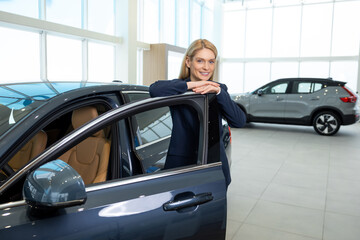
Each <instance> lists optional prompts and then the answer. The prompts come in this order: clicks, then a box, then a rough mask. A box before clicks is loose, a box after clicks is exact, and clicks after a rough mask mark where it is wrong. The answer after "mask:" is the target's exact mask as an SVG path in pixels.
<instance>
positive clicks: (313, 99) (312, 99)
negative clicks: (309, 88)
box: [310, 98, 320, 101]
mask: <svg viewBox="0 0 360 240" xmlns="http://www.w3.org/2000/svg"><path fill="white" fill-rule="evenodd" d="M310 100H311V101H316V100H320V98H310Z"/></svg>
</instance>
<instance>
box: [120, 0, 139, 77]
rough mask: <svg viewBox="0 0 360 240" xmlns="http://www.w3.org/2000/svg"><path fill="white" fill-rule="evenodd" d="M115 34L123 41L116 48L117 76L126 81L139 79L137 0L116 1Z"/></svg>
mask: <svg viewBox="0 0 360 240" xmlns="http://www.w3.org/2000/svg"><path fill="white" fill-rule="evenodd" d="M115 11H116V20H115V34H116V36H118V37H122V42H121V43H120V44H118V45H117V46H116V48H115V51H116V56H117V57H116V59H115V78H116V79H117V80H121V81H122V82H124V83H131V84H136V80H137V0H116V1H115Z"/></svg>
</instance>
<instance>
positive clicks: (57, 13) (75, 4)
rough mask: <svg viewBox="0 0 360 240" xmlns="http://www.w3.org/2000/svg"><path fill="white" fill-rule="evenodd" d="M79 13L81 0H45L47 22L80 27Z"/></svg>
mask: <svg viewBox="0 0 360 240" xmlns="http://www.w3.org/2000/svg"><path fill="white" fill-rule="evenodd" d="M70 6H71V7H70ZM80 13H81V0H46V20H47V21H49V22H56V23H60V24H64V25H69V26H72V27H77V28H81V23H82V19H81V14H80Z"/></svg>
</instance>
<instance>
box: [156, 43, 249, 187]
mask: <svg viewBox="0 0 360 240" xmlns="http://www.w3.org/2000/svg"><path fill="white" fill-rule="evenodd" d="M216 58H217V49H216V47H215V46H214V45H213V44H212V43H211V42H210V41H208V40H206V39H198V40H195V41H194V42H193V43H191V45H190V46H189V48H188V49H187V51H186V53H185V56H184V59H183V62H182V66H181V70H180V75H179V79H174V80H166V81H157V82H155V83H153V84H152V85H151V86H150V95H151V97H160V96H170V95H176V94H182V93H185V92H186V91H188V90H191V91H193V92H195V93H200V94H206V93H215V94H216V98H217V102H218V106H219V117H218V118H219V126H220V136H222V131H223V129H222V127H221V126H222V118H225V119H226V120H227V122H228V124H229V126H230V127H237V128H240V127H243V126H244V125H245V123H246V117H245V114H244V113H243V111H242V110H241V109H240V108H239V107H238V106H237V105H236V103H235V102H233V101H232V100H231V98H230V96H229V94H228V92H227V87H226V85H225V84H221V83H216V82H214V81H213V76H214V71H215V66H216ZM171 114H172V119H173V126H174V127H173V132H172V138H171V141H170V147H169V150H168V157H167V160H166V164H165V168H171V167H177V166H183V165H186V164H191V163H194V158H196V149H195V147H194V146H197V144H198V142H197V139H198V136H194V132H198V130H197V129H198V127H199V126H198V125H199V123H198V120H197V118H196V114H194V112H193V110H192V109H191V108H189V107H184V106H178V107H172V108H171ZM179 126H181V127H179ZM185 141H186V142H185ZM220 145H221V146H220V160H221V162H222V168H223V172H224V175H225V180H226V184H227V186H228V185H229V184H230V182H231V177H230V169H229V164H228V160H227V157H226V153H225V147H224V145H223V142H222V140H221V139H220ZM191 153H192V155H191ZM194 153H195V154H194ZM195 163H196V161H195Z"/></svg>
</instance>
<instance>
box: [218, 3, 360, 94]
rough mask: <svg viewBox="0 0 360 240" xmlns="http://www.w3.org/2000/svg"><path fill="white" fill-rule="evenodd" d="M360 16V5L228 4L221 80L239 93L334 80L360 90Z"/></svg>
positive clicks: (222, 51)
mask: <svg viewBox="0 0 360 240" xmlns="http://www.w3.org/2000/svg"><path fill="white" fill-rule="evenodd" d="M359 12H360V0H352V1H343V0H309V1H308V0H307V1H300V0H275V1H266V0H265V1H263V0H258V1H250V0H244V1H236V2H229V3H225V4H224V7H223V21H224V30H223V36H222V49H221V51H220V53H221V54H222V55H221V56H222V59H221V60H222V61H221V65H222V67H221V73H220V76H221V78H220V81H222V82H224V83H226V84H228V85H230V86H231V88H229V91H230V92H235V91H238V90H239V89H241V90H242V91H249V90H251V88H252V87H255V85H256V87H259V86H261V85H264V84H266V83H267V82H270V81H272V80H275V79H278V78H291V77H319V78H328V77H332V78H333V79H334V80H339V81H344V82H347V83H348V86H349V87H350V88H352V89H355V90H357V91H359V89H360V86H359V85H360V83H359V82H360V77H359V74H360V73H359V66H360V64H359V60H360V57H359V55H360V15H359V14H358V13H359ZM234 65H238V66H243V67H242V68H243V69H242V68H239V67H232V66H234ZM224 71H226V72H224ZM239 71H244V74H239ZM230 76H233V77H230ZM234 78H235V79H234Z"/></svg>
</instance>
